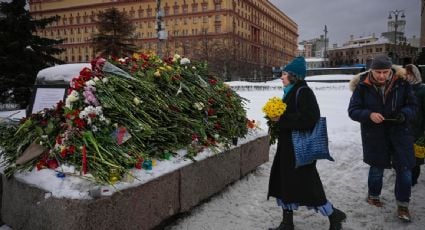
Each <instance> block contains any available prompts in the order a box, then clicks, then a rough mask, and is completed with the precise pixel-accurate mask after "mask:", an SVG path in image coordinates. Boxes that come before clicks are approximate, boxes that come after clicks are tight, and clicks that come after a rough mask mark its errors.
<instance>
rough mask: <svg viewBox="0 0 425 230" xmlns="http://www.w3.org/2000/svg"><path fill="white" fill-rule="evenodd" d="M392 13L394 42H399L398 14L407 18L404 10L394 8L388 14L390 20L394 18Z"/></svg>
mask: <svg viewBox="0 0 425 230" xmlns="http://www.w3.org/2000/svg"><path fill="white" fill-rule="evenodd" d="M400 14H401V15H400ZM392 15H394V44H397V28H398V24H399V20H398V16H399V15H400V17H401V18H402V19H403V18H405V17H406V16H405V15H404V10H392V11H390V14H389V16H388V19H389V20H392V19H393V17H392Z"/></svg>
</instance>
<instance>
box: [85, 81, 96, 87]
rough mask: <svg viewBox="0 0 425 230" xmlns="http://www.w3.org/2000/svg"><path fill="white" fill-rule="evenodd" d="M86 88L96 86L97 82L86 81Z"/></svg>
mask: <svg viewBox="0 0 425 230" xmlns="http://www.w3.org/2000/svg"><path fill="white" fill-rule="evenodd" d="M85 84H86V86H95V85H96V82H95V81H93V80H88V81H86V83H85Z"/></svg>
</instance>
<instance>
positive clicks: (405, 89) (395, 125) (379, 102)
mask: <svg viewBox="0 0 425 230" xmlns="http://www.w3.org/2000/svg"><path fill="white" fill-rule="evenodd" d="M403 73H404V69H402V68H399V67H397V68H394V67H393V68H392V87H390V88H389V90H388V92H387V93H386V96H385V100H384V99H383V96H382V95H380V94H379V91H378V90H377V89H376V87H375V86H374V85H373V84H372V83H371V82H370V81H369V80H368V79H369V77H368V76H370V75H371V74H372V72H371V71H366V72H364V73H361V74H359V75H357V76H355V77H354V78H353V80H352V81H351V82H350V86H351V88H352V89H354V91H353V94H352V96H351V99H350V104H349V107H348V114H349V116H350V118H351V119H352V120H354V121H358V122H360V127H361V137H362V143H363V161H364V162H365V163H367V164H369V165H370V166H374V167H380V168H390V167H395V168H396V169H404V170H406V169H411V168H412V167H413V166H414V165H415V159H414V153H413V133H412V129H411V127H410V124H409V121H411V120H412V119H413V118H414V117H415V114H416V110H417V102H416V98H415V95H414V94H413V91H412V87H411V86H410V84H409V83H408V82H407V81H405V80H404V79H403V77H402V76H403ZM372 112H377V113H381V114H382V115H383V116H384V117H385V118H386V119H389V120H387V121H385V120H384V122H382V123H380V124H376V123H374V122H373V121H372V120H371V119H370V114H371V113H372ZM400 113H402V114H403V115H404V117H405V118H406V119H405V120H406V121H405V122H401V123H400V122H395V121H393V120H391V119H394V118H396V117H397V115H398V114H400Z"/></svg>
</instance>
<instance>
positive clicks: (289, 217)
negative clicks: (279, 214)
mask: <svg viewBox="0 0 425 230" xmlns="http://www.w3.org/2000/svg"><path fill="white" fill-rule="evenodd" d="M293 214H294V213H293V212H292V211H290V210H283V219H282V222H281V223H280V225H279V226H278V227H277V228H269V230H294V215H293Z"/></svg>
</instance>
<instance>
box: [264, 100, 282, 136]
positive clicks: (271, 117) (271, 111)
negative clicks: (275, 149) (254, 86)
mask: <svg viewBox="0 0 425 230" xmlns="http://www.w3.org/2000/svg"><path fill="white" fill-rule="evenodd" d="M285 111H286V103H284V102H283V100H282V99H281V98H278V97H272V98H270V99H269V100H268V101H267V102H266V104H265V105H264V106H263V113H264V114H265V118H266V119H267V125H268V126H269V135H270V144H274V143H276V140H277V137H278V134H279V129H278V126H277V124H276V121H277V120H278V119H279V117H280V116H282V114H283V113H285Z"/></svg>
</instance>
